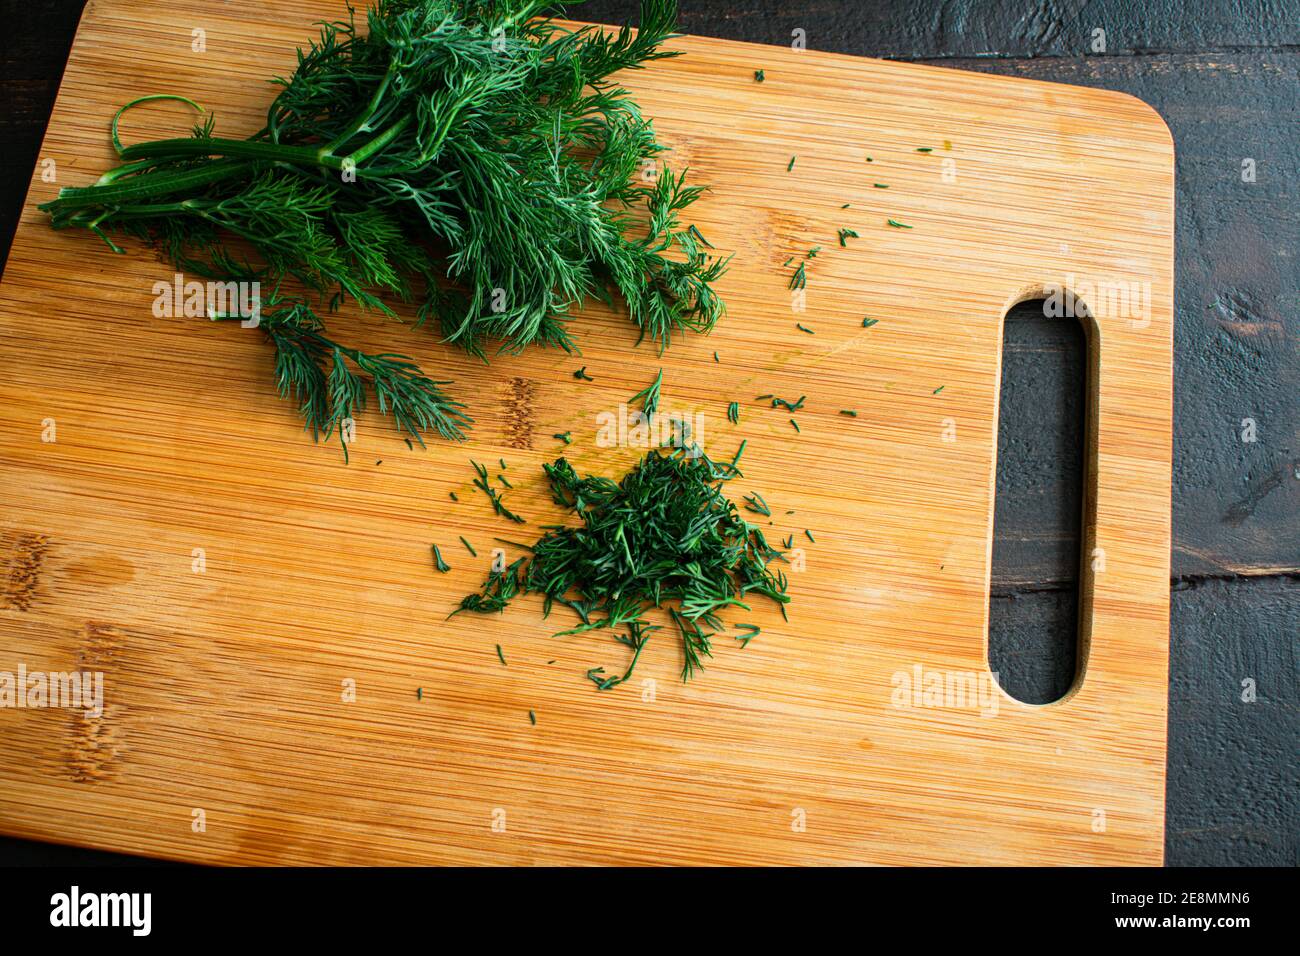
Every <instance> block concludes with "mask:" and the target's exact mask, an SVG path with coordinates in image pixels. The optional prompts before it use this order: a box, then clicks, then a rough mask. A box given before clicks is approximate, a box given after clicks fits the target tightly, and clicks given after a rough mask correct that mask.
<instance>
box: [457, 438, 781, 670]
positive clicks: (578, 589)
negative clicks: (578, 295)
mask: <svg viewBox="0 0 1300 956" xmlns="http://www.w3.org/2000/svg"><path fill="white" fill-rule="evenodd" d="M738 459H739V452H738V453H737V460H733V461H732V462H730V463H721V464H720V463H717V462H714V461H712V460H711V459H709V458H708V456H706V455H703V454H700V455H698V456H697V457H691V456H689V455H687V454H686V453H685V451H684V450H683V449H677V450H676V451H674V452H672V453H670V454H664V453H662V452H660V451H657V450H656V451H651V452H649V453H648V454H647V455H646V456H645V458H644V459H642V461H641V462H640V463H639V464H638V465H637V466H636V468H635V469H633V470H632V471H631V472H629V473H628V474H627V475H626V476H625V477H624V478H623V480H622V481H619V482H615V481H612V480H610V479H608V478H602V477H598V476H594V475H589V476H587V477H579V476H578V474H577V473H576V472H575V471H574V470H573V466H572V465H570V464H569V462H568V461H567V460H565V459H564V458H559V459H557V460H556V461H555V463H554V464H550V465H544V466H543V468H544V469H545V471H546V475H547V478H548V479H549V481H550V488H551V495H552V497H553V498H554V499H555V501H556V503H558V504H560V505H563V506H564V507H566V508H570V509H572V510H573V511H574V512H575V513H576V514H577V515H578V517H579V518H580V519H581V521H582V524H581V525H580V526H578V527H566V526H551V527H550V528H549V529H548V530H547V533H546V534H545V535H544V536H543V537H542V538H541V539H540V540H538V541H537V542H536V543H535V544H534V545H532V547H531V548H530V551H531V556H528V557H522V558H519V559H517V560H516V561H514V562H512V563H511V564H509V565H506V566H505V567H504V568H501V569H497V570H493V571H492V572H491V573H490V574H489V576H488V579H487V581H486V582H485V584H484V585H483V588H482V590H481V591H480V592H478V593H475V594H471V595H468V596H467V597H466V598H464V600H462V601H461V604H460V608H459V609H458V611H457V612H453V613H459V611H479V612H482V613H489V612H492V611H501V610H504V609H505V607H506V606H507V605H508V604H509V603H510V601H511V600H512V599H514V598H515V597H516V596H518V595H520V594H527V593H540V594H542V595H543V597H544V605H543V613H544V614H550V611H551V608H552V605H553V604H555V603H559V604H563V605H565V606H567V607H569V608H572V609H573V610H574V611H575V612H576V613H577V615H578V617H579V618H580V619H581V622H582V623H581V624H580V625H579V626H578V627H576V628H573V629H572V630H567V631H562V632H560V633H562V634H577V633H582V632H584V631H591V630H596V629H599V628H615V629H617V628H620V627H627V629H628V634H627V636H626V637H624V636H622V635H619V636H618V638H617V639H618V640H619V641H620V643H623V644H625V645H627V646H628V647H630V648H631V649H632V650H633V652H634V657H633V659H632V666H635V664H636V659H637V657H639V655H640V652H641V647H642V645H643V644H644V643H645V640H646V639H647V638H648V637H649V633H650V631H652V630H656V629H657V628H656V627H655V626H654V625H650V624H649V623H648V622H647V621H646V620H645V618H644V615H645V613H646V612H647V610H649V609H650V608H651V607H661V606H664V605H665V603H667V602H674V606H671V607H670V608H669V615H670V617H671V618H672V621H673V623H674V624H675V625H676V626H677V631H678V633H679V635H680V638H681V642H682V649H683V654H684V664H683V667H682V679H683V680H687V679H689V678H690V676H691V675H692V673H694V671H695V670H696V669H698V668H700V667H702V666H703V662H702V659H703V658H704V657H711V656H712V643H711V640H712V638H713V637H715V636H716V634H717V633H718V632H719V631H720V630H722V628H723V624H722V622H721V621H720V619H719V618H718V614H719V612H721V611H722V610H723V609H725V608H727V607H730V606H733V605H734V606H737V607H740V608H743V609H745V610H749V606H748V605H747V604H746V603H745V596H746V595H747V594H751V593H753V594H761V595H765V596H767V597H769V598H771V599H772V600H774V601H776V602H778V603H779V604H780V605H781V609H782V613H783V614H784V612H785V607H784V606H785V604H786V602H788V601H789V596H788V595H787V594H786V586H787V582H786V578H785V575H784V574H782V573H781V572H780V571H777V572H775V573H774V572H773V571H771V570H770V569H769V568H768V566H767V565H768V563H769V562H770V561H771V560H772V559H773V558H777V557H780V552H779V551H777V550H776V549H774V548H772V547H771V546H770V545H769V544H768V543H767V541H766V539H765V538H764V536H763V532H762V530H760V529H759V528H758V527H757V526H756V525H753V524H750V523H749V522H748V521H746V520H745V519H744V518H743V517H741V514H740V512H739V510H738V509H737V508H736V506H735V505H734V504H733V503H732V502H731V501H729V500H728V499H727V497H726V495H724V494H723V493H722V485H723V483H724V482H725V481H727V480H730V479H731V478H734V477H736V476H738V475H739V474H740V472H739V469H738V468H737V464H738ZM705 628H708V629H709V630H706V629H705ZM748 630H749V631H751V632H756V629H754V628H752V627H750V628H748ZM749 636H750V637H752V636H753V634H752V633H750V634H749ZM630 675H631V667H629V668H628V671H627V673H625V674H624V675H623V676H622V677H604V676H603V672H602V671H600V670H599V669H593V671H592V673H591V674H589V675H588V676H589V677H591V679H592V680H593V682H595V683H596V684H597V686H599V687H600V688H601V689H602V690H604V689H606V688H608V687H611V686H614V684H617V683H620V682H622V681H623V680H626V679H627V678H628V677H629V676H630Z"/></svg>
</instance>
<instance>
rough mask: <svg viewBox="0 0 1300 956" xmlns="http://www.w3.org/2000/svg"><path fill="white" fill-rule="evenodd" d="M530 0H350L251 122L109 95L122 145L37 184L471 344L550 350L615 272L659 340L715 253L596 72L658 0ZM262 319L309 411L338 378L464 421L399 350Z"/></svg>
mask: <svg viewBox="0 0 1300 956" xmlns="http://www.w3.org/2000/svg"><path fill="white" fill-rule="evenodd" d="M552 6H553V5H552V4H550V3H546V2H541V0H487V2H485V0H375V2H374V3H373V5H372V6H371V7H370V8H369V9H368V10H367V11H366V14H365V26H364V28H361V27H359V26H358V25H357V23H356V21H355V14H354V13H353V12H352V11H351V10H349V12H348V15H347V18H346V19H342V20H338V21H335V22H330V23H325V24H322V25H321V27H320V35H319V37H318V38H317V39H316V40H315V42H313V43H311V44H310V45H309V46H308V47H306V48H304V49H301V50H300V51H299V55H298V61H297V67H296V69H295V70H294V72H293V74H292V75H290V76H288V77H283V78H278V79H276V80H275V81H274V82H275V84H276V86H277V88H278V91H277V94H276V96H275V99H274V101H273V102H272V103H271V104H270V106H269V108H268V110H267V116H266V123H265V125H264V127H263V128H262V129H261V130H259V131H258V132H257V133H255V134H253V135H252V136H251V137H249V138H247V139H229V138H224V137H221V136H218V135H216V129H215V126H214V122H213V117H212V115H211V114H210V113H208V114H204V115H203V116H202V117H201V121H200V122H199V123H198V125H196V126H195V128H194V129H193V130H192V131H191V135H189V136H184V137H178V138H174V139H163V140H157V141H153V142H144V143H135V144H130V145H122V143H121V142H120V140H119V139H118V136H117V117H114V120H113V126H112V140H113V143H114V145H115V146H116V147H117V148H118V152H119V155H120V157H121V159H122V161H123V162H122V165H121V166H119V167H117V168H116V169H113V170H110V171H109V172H107V173H105V174H104V175H103V176H102V177H100V179H99V181H98V182H97V183H96V184H94V185H92V186H88V187H73V188H65V189H63V190H61V192H60V194H59V197H58V198H57V199H55V200H53V201H51V202H49V203H45V204H44V205H43V206H42V207H41V208H42V209H43V210H45V211H46V212H47V213H48V214H49V216H50V222H51V225H52V226H53V227H55V228H75V227H80V228H86V229H89V230H91V231H93V232H94V233H96V234H97V235H98V236H100V238H102V239H103V240H104V241H105V242H108V243H109V244H110V245H111V246H112V247H113V248H114V249H120V247H119V246H118V245H117V244H116V243H115V242H114V241H113V239H112V238H111V235H112V234H113V233H119V234H125V235H130V236H135V237H138V238H140V239H143V240H147V241H151V242H155V243H157V244H158V246H159V248H160V249H161V250H162V251H163V253H164V254H165V255H167V256H168V257H169V258H170V259H171V260H172V261H173V262H174V263H175V265H176V267H177V268H178V269H182V270H184V271H186V272H195V273H197V274H200V275H204V276H207V277H211V278H218V279H222V280H229V279H232V278H241V279H243V278H247V277H248V276H254V275H255V276H257V277H258V279H259V281H265V282H268V283H272V284H277V285H278V284H279V283H280V282H282V281H283V280H284V279H286V278H290V279H293V280H295V281H296V282H297V283H300V284H301V285H303V286H305V287H306V288H307V289H308V290H309V294H311V295H312V296H313V297H319V299H320V300H322V301H328V302H329V303H330V305H331V307H336V306H338V305H339V304H341V303H342V302H344V301H346V300H352V301H355V302H357V303H359V304H360V305H361V306H363V307H364V308H366V309H372V310H377V311H379V312H382V313H386V314H392V311H393V310H392V305H391V303H392V301H393V300H397V301H402V302H410V303H413V304H414V306H415V309H416V322H415V325H416V326H427V327H429V328H431V329H433V330H435V331H436V332H437V333H439V334H440V335H442V336H443V338H444V339H445V340H447V341H449V342H453V343H455V344H456V345H457V346H459V347H460V348H462V349H464V350H466V351H467V352H469V353H470V354H473V355H476V356H478V357H481V358H486V356H487V355H488V354H489V353H490V352H491V351H503V352H507V353H514V352H518V351H520V350H522V349H525V348H527V347H529V346H534V345H536V346H542V347H555V348H562V349H566V350H569V351H572V350H573V349H574V343H573V341H572V339H571V337H570V334H569V332H568V329H567V324H568V318H569V316H570V315H571V314H573V313H574V312H576V311H577V310H579V309H581V308H582V307H583V305H584V304H585V303H586V302H588V301H589V300H591V299H597V300H600V301H607V302H612V301H613V295H614V294H615V293H617V294H618V295H620V296H621V297H622V299H623V300H624V302H625V304H626V309H627V314H628V317H629V319H630V321H631V322H633V323H634V324H635V325H636V326H637V328H638V330H639V332H640V337H641V338H649V339H651V340H652V341H654V342H655V343H656V344H657V345H658V346H659V348H660V349H661V350H662V349H663V348H665V347H667V346H668V345H669V344H670V342H671V341H672V339H673V337H674V336H675V335H680V334H681V333H684V332H688V331H697V332H706V331H708V330H709V329H711V328H713V326H714V324H715V323H716V322H717V321H718V319H719V318H720V317H721V316H722V315H723V313H724V311H725V307H724V304H723V302H722V300H721V298H720V297H719V296H718V294H717V292H716V291H715V288H714V286H715V283H716V282H717V280H718V279H719V278H720V277H721V276H722V275H723V273H724V272H725V270H726V268H727V265H728V262H729V259H728V258H726V257H721V256H718V255H715V254H714V253H713V252H711V251H710V250H712V248H713V247H712V246H711V244H710V243H709V242H708V241H707V240H705V239H704V236H703V234H702V233H701V232H700V230H699V229H698V228H697V227H695V226H694V225H692V224H686V223H683V221H682V217H683V215H684V213H685V212H686V211H687V210H688V208H689V207H690V206H692V205H693V204H694V203H695V202H696V201H698V200H699V198H700V197H701V195H702V193H703V187H701V186H698V185H688V184H687V182H686V171H685V170H683V171H681V172H674V171H673V170H671V169H670V168H669V167H668V166H667V165H665V164H663V163H662V162H661V159H662V154H663V153H664V152H665V148H664V147H663V146H662V144H660V143H659V141H658V139H657V137H656V134H655V131H654V128H653V126H652V123H651V121H650V119H649V118H648V117H645V116H643V115H642V113H641V111H640V109H639V107H638V106H637V104H636V102H635V101H634V100H633V99H632V98H631V95H630V94H629V93H628V92H627V91H626V90H625V89H623V88H622V87H620V86H619V85H618V83H617V76H616V75H617V74H618V72H619V71H621V70H627V69H639V68H642V67H644V66H645V65H646V64H648V63H651V62H653V61H656V60H659V59H662V58H665V57H671V56H676V55H678V51H674V50H667V49H663V46H664V44H665V43H667V42H668V41H670V40H671V39H672V38H673V37H674V36H675V35H676V34H675V32H674V31H675V29H676V19H677V4H676V2H675V0H643V2H642V3H641V12H640V23H639V29H638V30H635V31H634V30H632V29H631V28H630V27H629V26H624V27H623V28H622V29H620V30H616V31H607V30H604V29H600V28H596V27H584V28H581V29H576V30H575V29H572V28H569V27H566V26H562V25H561V24H559V23H558V22H557V21H556V20H554V19H553V18H552V17H551V8H552ZM176 98H178V97H176V96H174V95H173V94H155V95H152V96H149V97H144V98H141V99H139V100H135V101H132V102H131V103H128V104H127V106H126V107H124V108H123V111H124V110H125V109H129V108H131V107H133V106H136V105H137V104H142V103H144V102H145V101H147V100H152V99H176ZM182 99H183V98H182ZM185 102H187V103H190V104H191V105H192V106H194V107H195V108H196V109H199V110H200V111H201V110H202V107H200V106H199V105H198V104H197V103H194V102H193V101H190V100H185ZM118 115H119V116H120V113H119V114H118ZM647 170H649V171H652V172H654V173H655V175H654V176H652V177H650V178H647V177H646V175H645V174H646V172H647ZM236 249H238V250H239V251H238V252H236V251H235V250H236ZM245 250H247V252H246V251H245ZM245 255H247V256H248V257H249V260H250V261H248V262H245V261H243V259H242V257H243V256H245ZM303 306H304V308H305V307H306V304H305V302H304V303H303ZM269 334H271V337H272V341H273V342H274V343H275V346H276V349H277V358H276V369H277V373H276V374H277V380H278V381H279V383H280V388H281V391H282V393H284V394H286V395H291V396H293V397H294V398H295V400H296V401H297V402H299V404H300V407H301V408H302V411H303V416H304V418H305V419H306V420H307V423H308V427H309V429H310V430H311V431H312V432H313V434H317V435H327V434H329V431H330V429H331V428H333V427H334V426H336V425H337V424H338V422H339V420H340V419H341V418H343V417H347V416H348V415H349V414H350V413H351V412H354V411H358V410H360V409H361V407H362V405H363V397H362V396H363V392H364V389H363V388H358V380H360V381H361V382H362V383H364V385H365V386H366V387H367V388H369V389H370V390H372V391H373V392H374V395H375V398H376V404H377V405H378V407H379V408H380V410H381V411H384V412H385V413H386V414H389V415H391V416H392V417H393V419H394V421H395V422H396V423H397V425H398V427H399V428H401V429H402V430H403V431H407V432H411V433H412V434H413V437H416V438H418V437H419V434H418V433H420V432H422V431H425V430H427V429H429V428H432V429H434V430H436V431H438V432H439V433H440V434H443V435H445V436H448V437H458V436H459V434H460V430H461V428H462V427H463V426H465V425H467V424H468V423H469V419H468V418H467V417H465V416H463V415H460V414H459V413H458V412H457V411H456V409H458V408H459V406H458V405H455V403H450V402H449V400H447V398H446V396H445V395H443V394H442V393H441V391H440V390H439V388H440V386H442V385H444V384H446V383H442V382H433V381H432V380H431V379H429V378H428V377H426V376H424V375H423V374H422V373H420V371H419V370H418V369H416V368H415V367H414V366H413V365H412V364H411V363H410V362H409V360H406V359H403V358H402V357H401V356H374V355H367V354H366V353H362V352H357V351H353V350H349V349H346V348H343V347H342V346H339V345H337V344H336V343H334V342H333V341H332V340H330V339H328V338H327V337H326V334H325V331H324V328H323V325H322V324H321V323H320V322H319V320H316V321H315V322H314V323H312V326H311V328H307V327H306V326H301V327H300V326H298V325H295V324H292V323H287V324H285V325H284V326H283V327H281V328H279V329H278V330H277V331H276V332H274V333H269ZM313 369H314V370H315V371H313Z"/></svg>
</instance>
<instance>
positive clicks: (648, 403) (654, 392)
mask: <svg viewBox="0 0 1300 956" xmlns="http://www.w3.org/2000/svg"><path fill="white" fill-rule="evenodd" d="M663 381H664V370H663V369H660V370H659V374H658V375H656V376H655V380H654V381H653V382H651V383H650V384H649V385H647V386H646V387H645V388H643V389H641V391H639V392H637V393H636V394H635V395H633V396H632V397H631V398H629V399H628V400H627V403H628V404H629V405H632V404H635V403H636V402H640V403H641V412H642V414H644V415H645V418H646V421H651V420H652V419H653V418H654V417H655V412H657V411H658V410H659V390H660V386H662V385H663Z"/></svg>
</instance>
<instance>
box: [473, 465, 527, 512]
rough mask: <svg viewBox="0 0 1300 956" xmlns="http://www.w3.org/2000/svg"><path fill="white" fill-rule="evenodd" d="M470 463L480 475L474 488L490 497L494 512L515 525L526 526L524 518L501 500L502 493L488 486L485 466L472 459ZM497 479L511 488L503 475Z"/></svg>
mask: <svg viewBox="0 0 1300 956" xmlns="http://www.w3.org/2000/svg"><path fill="white" fill-rule="evenodd" d="M469 463H470V464H471V465H473V466H474V471H475V473H476V474H477V475H478V477H476V478H475V479H474V482H473V484H474V487H475V488H478V489H479V490H480V491H482V492H483V494H485V495H487V496H488V501H490V502H491V503H492V510H493V511H495V512H496V513H497V514H499V515H501V517H503V518H508V519H509V520H511V521H513V522H514V523H515V524H526V522H525V521H524V519H523V518H521V517H519V515H517V514H515V513H514V512H513V511H511V510H510V509H509V508H507V507H506V506H505V502H503V501H502V500H501V494H500V492H498V491H497V490H496V489H495V488H493V487H492V486H491V485H490V484H488V470H487V468H485V467H484V466H483V465H480V464H479V463H478V462H476V461H475V460H474V459H472V458H471V459H470V462H469ZM497 478H498V479H499V480H500V481H501V483H502V484H504V485H505V486H506V487H507V488H508V487H510V483H509V482H507V481H506V480H505V478H504V477H502V476H501V475H497Z"/></svg>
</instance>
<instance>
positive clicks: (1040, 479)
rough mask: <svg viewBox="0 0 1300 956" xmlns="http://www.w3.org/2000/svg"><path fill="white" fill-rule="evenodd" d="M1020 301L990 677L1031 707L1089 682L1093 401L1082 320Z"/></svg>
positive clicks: (1001, 454) (1007, 405)
mask: <svg viewBox="0 0 1300 956" xmlns="http://www.w3.org/2000/svg"><path fill="white" fill-rule="evenodd" d="M1046 312H1047V310H1045V309H1044V301H1043V300H1041V299H1039V300H1034V301H1029V302H1022V303H1020V304H1019V305H1016V306H1015V307H1014V308H1012V309H1011V310H1010V311H1009V312H1008V313H1007V314H1006V317H1005V318H1004V320H1003V324H1002V363H1001V366H1002V379H1001V385H1000V397H999V401H998V452H997V482H996V485H995V501H994V509H993V568H992V576H991V579H990V588H989V632H988V662H989V669H990V670H992V671H993V672H994V673H995V674H996V675H997V677H998V682H999V683H1000V684H1001V686H1002V689H1003V690H1005V691H1006V692H1007V693H1008V694H1009V695H1011V696H1012V697H1014V698H1015V699H1016V700H1019V701H1023V702H1024V703H1028V704H1048V703H1052V702H1054V701H1057V700H1060V699H1061V698H1062V697H1064V696H1065V695H1066V694H1068V693H1069V692H1070V690H1071V688H1072V687H1073V686H1074V685H1075V684H1076V682H1077V681H1078V680H1079V679H1080V678H1081V677H1082V670H1083V666H1084V663H1085V657H1086V649H1085V648H1084V647H1083V646H1082V645H1081V642H1080V630H1081V628H1080V607H1081V600H1080V580H1081V577H1080V555H1081V549H1082V540H1081V534H1082V526H1083V514H1084V502H1085V498H1086V492H1087V489H1086V488H1085V475H1086V474H1087V462H1088V456H1089V454H1090V450H1089V449H1087V448H1086V447H1085V445H1086V442H1087V435H1088V428H1087V414H1088V398H1087V396H1088V395H1089V375H1090V370H1089V364H1090V363H1089V357H1088V356H1089V350H1088V335H1087V334H1086V331H1085V328H1084V325H1083V323H1082V322H1080V321H1079V320H1078V319H1076V318H1072V317H1066V318H1053V317H1049V316H1048V315H1047V314H1046Z"/></svg>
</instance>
